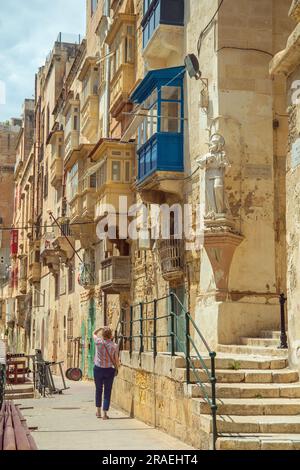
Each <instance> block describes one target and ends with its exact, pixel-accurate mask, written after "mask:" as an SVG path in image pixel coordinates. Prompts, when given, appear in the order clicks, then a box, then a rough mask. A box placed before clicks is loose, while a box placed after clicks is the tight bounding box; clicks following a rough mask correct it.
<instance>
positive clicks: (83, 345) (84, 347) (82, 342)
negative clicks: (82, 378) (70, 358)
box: [81, 321, 86, 374]
mask: <svg viewBox="0 0 300 470" xmlns="http://www.w3.org/2000/svg"><path fill="white" fill-rule="evenodd" d="M85 351H86V340H85V323H84V321H83V322H82V323H81V370H82V373H83V374H84V373H85Z"/></svg>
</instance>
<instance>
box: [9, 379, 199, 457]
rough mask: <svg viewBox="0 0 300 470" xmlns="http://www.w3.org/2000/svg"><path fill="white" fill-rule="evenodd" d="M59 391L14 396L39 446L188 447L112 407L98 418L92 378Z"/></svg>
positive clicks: (135, 448)
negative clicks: (45, 395)
mask: <svg viewBox="0 0 300 470" xmlns="http://www.w3.org/2000/svg"><path fill="white" fill-rule="evenodd" d="M68 386H70V389H69V390H66V391H65V392H64V393H63V394H62V395H54V396H52V397H49V398H38V399H34V400H23V401H22V400H16V403H17V404H21V403H22V406H21V408H22V407H24V408H27V407H33V409H27V410H25V409H24V410H23V411H22V414H23V415H24V417H25V418H26V419H27V423H28V426H29V427H37V428H38V430H37V431H34V432H33V433H32V435H33V438H34V440H35V442H36V444H37V446H38V448H39V450H189V449H192V448H191V447H189V446H187V445H186V444H184V443H183V442H181V441H179V440H178V439H175V438H173V437H171V436H168V435H167V434H165V433H163V432H161V431H159V430H157V429H154V428H153V427H150V426H147V425H146V424H144V423H142V422H140V421H138V420H136V419H131V418H129V417H128V416H126V415H125V414H124V413H122V412H121V411H118V410H116V409H111V411H110V420H108V421H103V420H102V419H97V418H96V416H95V408H94V384H93V383H92V382H78V383H76V382H68Z"/></svg>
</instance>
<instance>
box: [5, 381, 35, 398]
mask: <svg viewBox="0 0 300 470" xmlns="http://www.w3.org/2000/svg"><path fill="white" fill-rule="evenodd" d="M30 398H34V387H33V385H32V384H28V385H26V384H24V385H7V386H6V390H5V399H6V400H22V399H30Z"/></svg>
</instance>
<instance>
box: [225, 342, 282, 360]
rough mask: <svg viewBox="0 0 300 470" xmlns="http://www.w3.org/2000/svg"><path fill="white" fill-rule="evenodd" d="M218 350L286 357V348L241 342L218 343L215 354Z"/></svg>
mask: <svg viewBox="0 0 300 470" xmlns="http://www.w3.org/2000/svg"><path fill="white" fill-rule="evenodd" d="M218 352H219V353H229V354H238V355H239V354H246V355H251V356H276V357H280V358H284V359H287V358H288V350H287V349H277V348H272V347H264V346H246V345H242V344H219V346H218V349H217V354H218ZM237 359H238V358H237Z"/></svg>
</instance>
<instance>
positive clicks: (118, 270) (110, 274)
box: [101, 256, 131, 294]
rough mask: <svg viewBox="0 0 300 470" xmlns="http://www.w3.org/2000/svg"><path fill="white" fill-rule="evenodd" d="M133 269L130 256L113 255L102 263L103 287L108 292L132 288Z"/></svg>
mask: <svg viewBox="0 0 300 470" xmlns="http://www.w3.org/2000/svg"><path fill="white" fill-rule="evenodd" d="M130 283H131V269H130V257H129V256H112V257H111V258H107V259H105V260H104V261H102V263H101V288H102V290H103V291H104V292H107V293H116V294H117V293H119V292H122V291H124V290H125V291H126V290H129V289H130Z"/></svg>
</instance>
